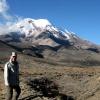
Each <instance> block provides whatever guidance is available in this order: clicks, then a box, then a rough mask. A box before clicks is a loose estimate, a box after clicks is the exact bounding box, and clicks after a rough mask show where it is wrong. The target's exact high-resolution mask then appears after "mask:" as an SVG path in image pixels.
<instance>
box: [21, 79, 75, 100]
mask: <svg viewBox="0 0 100 100" xmlns="http://www.w3.org/2000/svg"><path fill="white" fill-rule="evenodd" d="M27 85H29V86H30V89H34V90H35V91H36V92H37V95H29V96H27V97H24V98H22V99H20V100H34V99H36V98H39V99H36V100H44V99H43V98H44V97H45V98H47V99H46V100H51V99H53V100H75V99H74V98H73V97H72V96H68V95H65V94H61V93H59V89H58V85H57V84H56V83H54V82H53V81H52V80H50V79H48V78H46V77H42V78H37V79H33V80H29V81H28V82H27ZM39 93H40V95H38V94H39Z"/></svg>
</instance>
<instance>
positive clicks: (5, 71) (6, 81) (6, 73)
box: [4, 64, 9, 86]
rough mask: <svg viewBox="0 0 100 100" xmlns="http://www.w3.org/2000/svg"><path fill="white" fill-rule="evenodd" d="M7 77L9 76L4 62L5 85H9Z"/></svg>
mask: <svg viewBox="0 0 100 100" xmlns="http://www.w3.org/2000/svg"><path fill="white" fill-rule="evenodd" d="M8 77H9V74H8V66H7V64H5V66H4V82H5V85H6V86H9V81H8Z"/></svg>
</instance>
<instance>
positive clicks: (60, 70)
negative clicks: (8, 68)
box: [0, 42, 100, 100]
mask: <svg viewBox="0 0 100 100" xmlns="http://www.w3.org/2000/svg"><path fill="white" fill-rule="evenodd" d="M61 49H62V50H63V52H64V51H66V53H67V54H68V53H70V52H69V51H70V50H71V51H73V53H72V52H71V54H72V56H70V57H71V58H69V60H72V58H73V55H76V54H77V53H78V52H80V55H78V54H77V55H76V56H75V59H74V58H73V61H75V60H77V62H76V63H75V62H74V63H72V62H73V61H72V62H69V61H68V60H66V61H65V62H64V61H63V60H64V59H63V60H62V59H61V58H62V57H63V55H62V56H60V57H61V58H58V59H57V57H58V56H57V55H56V54H55V57H53V55H52V56H50V58H49V57H48V58H42V57H39V56H36V55H34V56H32V55H28V54H24V53H23V52H21V51H20V50H22V49H19V48H18V47H15V46H12V45H8V44H6V43H4V42H0V73H1V75H0V100H4V99H5V91H6V90H5V86H4V80H3V68H4V64H5V62H6V61H8V60H9V56H10V54H11V52H12V51H16V52H18V61H19V64H20V86H21V90H22V92H21V95H20V99H19V100H99V98H100V97H99V96H100V95H99V93H100V65H99V59H98V64H97V65H96V63H97V61H96V62H95V63H92V61H93V59H95V58H99V57H100V54H99V53H95V52H92V51H82V50H76V49H75V48H74V49H72V47H71V48H67V49H66V50H65V47H62V48H61ZM46 50H49V49H46ZM62 50H61V51H62ZM61 51H59V52H61ZM48 52H49V51H48ZM84 52H85V53H87V52H88V53H89V54H88V53H87V54H88V56H90V58H91V62H90V63H89V64H88V63H86V62H85V63H83V62H82V61H83V60H82V59H83V58H85V56H86V55H87V54H86V55H85V53H84ZM66 53H64V55H66ZM81 53H84V56H83V54H81ZM47 54H48V53H47ZM61 54H62V53H61ZM91 55H93V57H94V58H93V57H92V56H91ZM77 56H78V58H77ZM68 57H69V56H66V59H67V58H68ZM79 57H80V58H79ZM54 58H56V59H54ZM87 59H88V58H87ZM61 60H62V62H61ZM80 62H81V63H80ZM87 62H88V61H87ZM91 63H92V64H91Z"/></svg>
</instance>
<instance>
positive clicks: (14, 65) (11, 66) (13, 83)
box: [4, 52, 21, 100]
mask: <svg viewBox="0 0 100 100" xmlns="http://www.w3.org/2000/svg"><path fill="white" fill-rule="evenodd" d="M4 81H5V86H6V89H7V93H6V100H12V98H13V100H18V97H19V95H20V93H21V89H20V86H19V65H18V62H17V53H16V52H12V55H11V56H10V60H9V61H8V62H7V63H6V64H5V67H4ZM13 90H14V91H15V95H14V96H13Z"/></svg>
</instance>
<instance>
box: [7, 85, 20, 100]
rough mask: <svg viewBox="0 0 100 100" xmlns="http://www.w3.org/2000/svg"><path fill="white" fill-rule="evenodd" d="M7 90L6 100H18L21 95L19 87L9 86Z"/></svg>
mask: <svg viewBox="0 0 100 100" xmlns="http://www.w3.org/2000/svg"><path fill="white" fill-rule="evenodd" d="M6 88H7V93H6V100H18V97H19V95H20V93H21V89H20V87H19V86H7V87H6ZM14 91H15V92H14ZM13 94H14V95H13Z"/></svg>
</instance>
